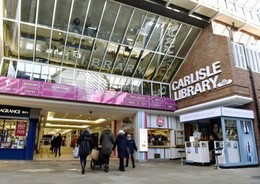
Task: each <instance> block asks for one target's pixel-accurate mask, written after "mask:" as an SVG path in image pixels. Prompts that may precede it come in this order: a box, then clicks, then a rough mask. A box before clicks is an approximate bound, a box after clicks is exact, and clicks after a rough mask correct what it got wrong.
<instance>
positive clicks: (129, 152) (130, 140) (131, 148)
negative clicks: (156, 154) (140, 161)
mask: <svg viewBox="0 0 260 184" xmlns="http://www.w3.org/2000/svg"><path fill="white" fill-rule="evenodd" d="M127 142H128V147H127V154H126V164H125V167H128V162H129V155H130V156H131V161H132V166H133V168H135V158H134V152H135V151H137V147H136V144H135V141H134V139H133V138H132V136H131V134H127Z"/></svg>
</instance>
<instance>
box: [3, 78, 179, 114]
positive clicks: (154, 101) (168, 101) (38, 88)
mask: <svg viewBox="0 0 260 184" xmlns="http://www.w3.org/2000/svg"><path fill="white" fill-rule="evenodd" d="M0 93H5V94H16V95H22V96H32V97H37V98H52V99H63V100H71V101H81V102H91V103H102V104H110V105H120V106H127V107H138V108H147V109H160V110H166V111H175V110H176V105H175V100H174V99H172V98H166V97H155V96H149V95H141V94H134V93H126V92H118V91H108V90H107V91H101V90H93V89H87V88H79V87H77V86H72V85H65V84H56V83H49V82H41V81H31V80H23V79H16V78H7V77H0Z"/></svg>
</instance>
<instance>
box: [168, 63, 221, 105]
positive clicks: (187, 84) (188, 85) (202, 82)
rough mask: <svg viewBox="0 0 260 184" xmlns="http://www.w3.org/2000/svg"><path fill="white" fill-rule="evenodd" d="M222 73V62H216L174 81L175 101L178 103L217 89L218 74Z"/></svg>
mask: <svg viewBox="0 0 260 184" xmlns="http://www.w3.org/2000/svg"><path fill="white" fill-rule="evenodd" d="M221 72H222V70H221V66H220V61H216V62H214V63H212V65H211V66H206V67H205V68H201V69H199V70H198V71H196V72H195V73H191V74H190V75H187V76H185V77H183V78H181V79H179V80H178V81H174V82H173V83H172V90H173V91H174V99H175V100H176V101H177V100H180V99H184V98H187V97H190V96H194V95H197V94H198V93H202V92H205V91H210V90H212V89H215V88H217V87H218V78H219V75H218V74H219V73H221Z"/></svg>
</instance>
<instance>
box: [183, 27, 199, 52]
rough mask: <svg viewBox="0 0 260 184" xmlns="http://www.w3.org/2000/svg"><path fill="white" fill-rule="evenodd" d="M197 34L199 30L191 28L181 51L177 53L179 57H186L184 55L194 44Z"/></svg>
mask: <svg viewBox="0 0 260 184" xmlns="http://www.w3.org/2000/svg"><path fill="white" fill-rule="evenodd" d="M199 33H200V29H197V28H195V27H193V28H192V30H191V32H190V34H189V36H188V37H187V39H186V41H185V43H184V44H183V46H182V48H181V50H180V51H179V53H178V56H179V57H186V55H187V54H188V52H189V50H190V49H191V46H192V45H193V43H194V42H195V40H196V38H197V36H198V35H199Z"/></svg>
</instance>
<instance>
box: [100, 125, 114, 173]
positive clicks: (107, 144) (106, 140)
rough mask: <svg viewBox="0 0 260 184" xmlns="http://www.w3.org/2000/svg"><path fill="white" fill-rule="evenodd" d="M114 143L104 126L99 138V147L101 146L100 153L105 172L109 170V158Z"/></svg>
mask: <svg viewBox="0 0 260 184" xmlns="http://www.w3.org/2000/svg"><path fill="white" fill-rule="evenodd" d="M114 142H115V141H114V137H113V134H112V131H111V129H110V128H109V127H108V126H106V127H105V128H104V129H103V131H102V134H101V136H100V145H102V149H101V153H102V158H103V161H104V164H105V172H108V170H109V158H110V155H111V153H112V147H113V144H114Z"/></svg>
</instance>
